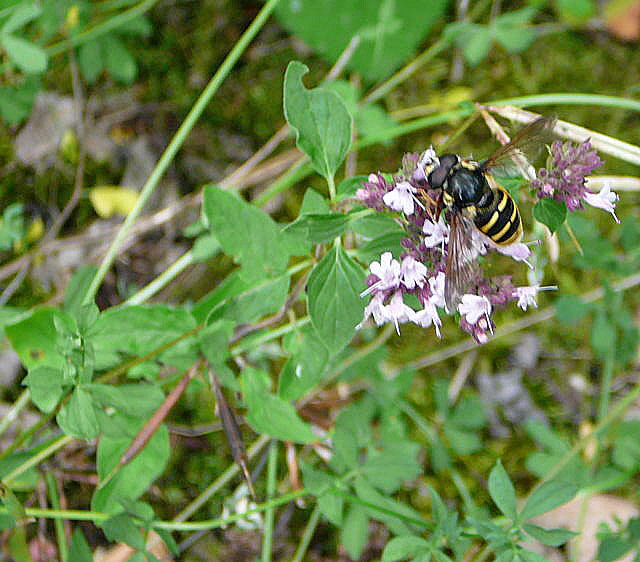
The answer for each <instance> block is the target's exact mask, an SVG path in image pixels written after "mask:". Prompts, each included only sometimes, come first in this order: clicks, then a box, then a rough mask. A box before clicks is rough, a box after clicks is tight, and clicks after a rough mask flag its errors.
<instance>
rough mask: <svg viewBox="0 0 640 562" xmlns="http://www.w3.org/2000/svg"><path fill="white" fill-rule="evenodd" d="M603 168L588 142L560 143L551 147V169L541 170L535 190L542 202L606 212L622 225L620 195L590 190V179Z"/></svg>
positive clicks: (532, 183) (609, 187) (575, 208)
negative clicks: (596, 170)
mask: <svg viewBox="0 0 640 562" xmlns="http://www.w3.org/2000/svg"><path fill="white" fill-rule="evenodd" d="M602 164H603V162H602V160H601V159H600V157H599V156H598V155H597V153H596V152H595V150H592V148H591V143H590V142H589V141H588V140H587V141H585V142H583V143H580V144H577V145H576V144H574V143H572V142H569V141H567V142H564V143H563V142H560V141H556V142H554V143H553V144H552V145H551V150H550V154H549V158H548V159H547V167H546V168H542V169H540V170H538V174H537V176H538V177H537V178H536V179H535V180H533V181H532V182H531V187H532V188H533V189H535V190H536V192H537V195H538V197H539V198H541V199H544V198H552V199H555V200H556V201H563V202H564V203H565V204H566V205H567V209H569V210H570V211H577V210H580V209H582V204H583V203H587V204H588V205H591V206H592V207H597V208H599V209H603V210H604V211H607V212H608V213H611V214H612V215H613V218H614V219H615V221H616V222H617V223H618V224H619V223H620V221H619V220H618V217H616V213H615V208H616V206H615V203H616V201H617V200H618V195H617V194H616V193H615V192H613V191H611V186H610V185H608V184H606V185H605V186H604V187H603V188H602V189H601V190H600V192H599V193H592V192H591V191H589V189H588V188H587V187H586V181H585V180H586V178H587V176H588V175H590V174H591V173H592V172H593V171H594V170H595V169H596V168H599V167H600V166H602Z"/></svg>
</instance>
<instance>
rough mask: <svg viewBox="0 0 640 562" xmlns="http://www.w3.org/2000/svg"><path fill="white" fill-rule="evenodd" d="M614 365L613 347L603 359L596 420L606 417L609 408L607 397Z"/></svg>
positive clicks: (609, 392)
mask: <svg viewBox="0 0 640 562" xmlns="http://www.w3.org/2000/svg"><path fill="white" fill-rule="evenodd" d="M614 366H615V349H614V348H612V349H610V350H609V353H608V354H607V357H606V359H605V361H604V369H603V373H602V387H601V390H600V401H599V402H598V420H602V419H604V418H605V417H606V415H607V411H608V410H609V399H610V397H611V383H612V382H613V371H614Z"/></svg>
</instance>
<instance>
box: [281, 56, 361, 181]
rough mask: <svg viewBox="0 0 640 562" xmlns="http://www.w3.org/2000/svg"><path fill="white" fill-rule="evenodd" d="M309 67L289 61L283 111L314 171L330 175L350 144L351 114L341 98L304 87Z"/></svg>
mask: <svg viewBox="0 0 640 562" xmlns="http://www.w3.org/2000/svg"><path fill="white" fill-rule="evenodd" d="M308 71H309V69H308V68H307V67H306V66H305V65H304V64H302V63H300V62H297V61H293V62H290V63H289V66H288V67H287V71H286V73H285V77H284V114H285V117H286V119H287V122H288V123H289V125H290V126H291V127H292V129H293V130H294V131H295V133H296V144H297V146H298V148H299V149H300V150H302V151H303V152H304V153H305V154H307V156H309V158H310V159H311V164H312V165H313V167H314V169H315V170H316V172H318V173H319V174H320V175H322V176H324V177H325V178H329V177H333V175H334V174H335V172H336V169H337V168H338V166H339V165H340V164H341V163H342V161H343V160H344V157H345V155H346V154H347V151H348V150H349V145H350V144H351V126H352V123H351V121H352V120H351V115H349V112H348V111H347V109H346V107H345V105H344V103H343V101H342V100H341V99H340V97H339V96H338V95H337V94H335V93H333V92H329V91H327V90H324V89H322V88H314V89H312V90H307V89H306V88H305V87H304V85H303V83H302V77H303V76H304V75H305V74H306V73H307V72H308Z"/></svg>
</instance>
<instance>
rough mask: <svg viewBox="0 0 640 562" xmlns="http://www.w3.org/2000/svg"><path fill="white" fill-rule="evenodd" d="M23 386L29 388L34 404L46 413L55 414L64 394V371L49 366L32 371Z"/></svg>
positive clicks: (42, 366) (23, 381) (24, 380)
mask: <svg viewBox="0 0 640 562" xmlns="http://www.w3.org/2000/svg"><path fill="white" fill-rule="evenodd" d="M22 384H23V385H24V386H26V387H28V388H29V392H30V393H31V400H33V403H34V404H35V405H36V406H37V407H38V408H40V410H42V411H43V412H45V413H49V412H53V410H54V409H55V407H56V406H57V405H58V402H59V401H60V399H61V398H62V395H63V394H64V390H63V386H64V376H63V374H62V371H60V370H59V369H54V368H52V367H48V366H47V365H40V366H38V367H34V368H33V369H30V370H29V374H28V375H27V376H26V377H25V378H24V379H22Z"/></svg>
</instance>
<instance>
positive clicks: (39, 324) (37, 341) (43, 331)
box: [5, 308, 65, 369]
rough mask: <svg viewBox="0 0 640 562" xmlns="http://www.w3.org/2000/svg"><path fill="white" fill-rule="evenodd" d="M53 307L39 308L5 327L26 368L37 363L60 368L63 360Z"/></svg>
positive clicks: (55, 312)
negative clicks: (58, 344)
mask: <svg viewBox="0 0 640 562" xmlns="http://www.w3.org/2000/svg"><path fill="white" fill-rule="evenodd" d="M56 314H57V311H56V309H54V308H39V309H37V310H35V311H34V312H33V313H32V314H30V315H29V316H28V317H26V318H24V319H22V320H21V321H20V322H17V323H15V324H11V325H9V326H6V327H5V333H6V334H7V337H8V338H9V341H10V342H11V345H12V346H13V349H14V350H15V351H16V353H17V354H18V356H19V357H20V361H22V364H23V365H24V366H25V367H26V368H27V369H32V368H33V367H36V366H38V365H48V366H49V367H53V368H58V369H62V367H63V365H64V363H65V360H64V358H63V357H62V355H61V354H60V352H59V351H58V348H57V335H56V329H55V326H54V323H53V318H54V316H55V315H56Z"/></svg>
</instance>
